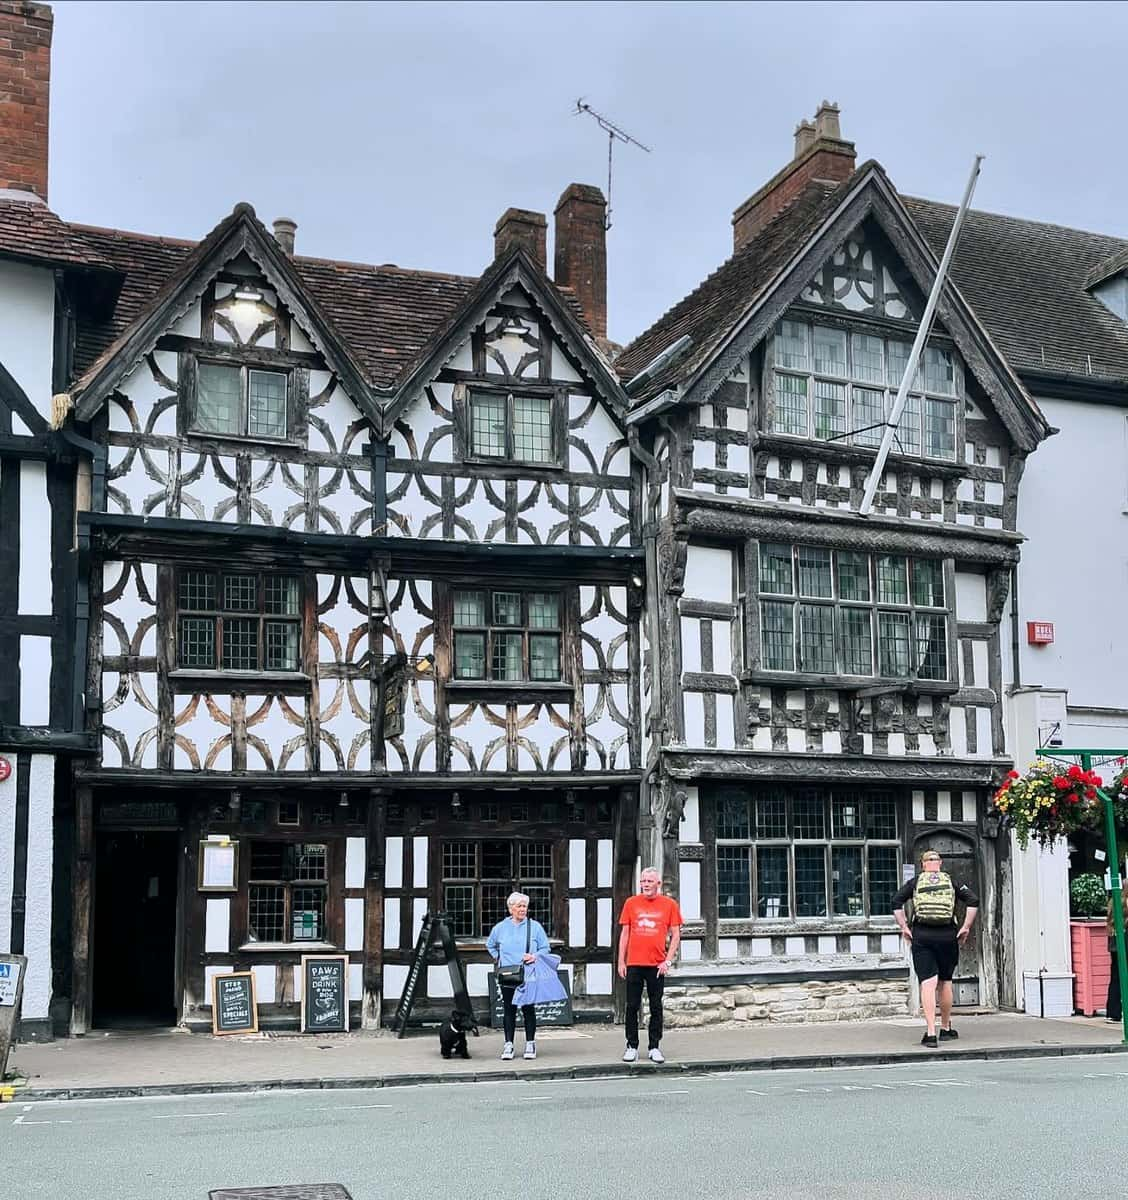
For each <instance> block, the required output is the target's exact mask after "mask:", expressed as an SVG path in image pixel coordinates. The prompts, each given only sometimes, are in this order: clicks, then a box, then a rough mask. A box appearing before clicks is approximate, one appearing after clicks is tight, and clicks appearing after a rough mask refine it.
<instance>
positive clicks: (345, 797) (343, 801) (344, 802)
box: [337, 792, 349, 808]
mask: <svg viewBox="0 0 1128 1200" xmlns="http://www.w3.org/2000/svg"><path fill="white" fill-rule="evenodd" d="M348 806H349V794H348V792H342V793H341V798H340V800H338V801H337V807H338V808H348Z"/></svg>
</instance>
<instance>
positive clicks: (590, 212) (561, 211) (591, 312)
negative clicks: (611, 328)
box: [555, 183, 607, 342]
mask: <svg viewBox="0 0 1128 1200" xmlns="http://www.w3.org/2000/svg"><path fill="white" fill-rule="evenodd" d="M606 216H607V201H606V200H605V199H604V198H603V193H602V192H601V191H600V190H599V188H597V187H592V186H591V185H590V184H586V183H571V184H569V185H568V186H567V187H566V188H565V189H564V194H563V195H562V196H561V197H560V199H559V201H557V204H556V230H555V238H556V271H555V278H556V282H557V283H558V284H560V286H561V287H568V288H571V289H572V291H573V292H574V293H575V296H576V299H577V300H578V301H579V302H580V307H581V308H582V309H583V310H584V316H585V317H587V321H588V325H590V326H591V331H592V333H593V334H594V335H595V338H596V340H597V341H600V342H604V341H606V340H607V226H606Z"/></svg>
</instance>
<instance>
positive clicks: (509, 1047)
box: [501, 1042, 513, 1062]
mask: <svg viewBox="0 0 1128 1200" xmlns="http://www.w3.org/2000/svg"><path fill="white" fill-rule="evenodd" d="M512 1057H513V1043H512V1042H506V1043H505V1045H504V1046H502V1048H501V1061H502V1062H508V1061H509V1060H510V1059H511V1058H512Z"/></svg>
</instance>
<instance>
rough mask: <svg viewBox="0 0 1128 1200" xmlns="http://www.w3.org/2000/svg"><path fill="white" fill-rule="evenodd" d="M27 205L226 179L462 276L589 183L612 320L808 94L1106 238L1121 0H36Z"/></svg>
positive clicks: (740, 190)
mask: <svg viewBox="0 0 1128 1200" xmlns="http://www.w3.org/2000/svg"><path fill="white" fill-rule="evenodd" d="M54 7H55V14H56V17H55V41H54V55H53V66H52V73H53V92H52V111H51V137H52V155H51V185H50V186H51V197H50V198H51V204H52V207H53V208H54V209H55V210H56V211H58V212H59V213H60V214H61V215H62V216H64V217H66V218H69V219H71V220H79V221H85V222H88V223H93V224H101V225H113V226H118V227H122V228H128V229H136V230H142V231H145V232H151V233H162V234H166V235H169V236H179V237H193V238H198V237H201V236H203V234H205V233H206V232H207V231H208V230H209V229H210V228H211V227H212V226H213V225H214V224H216V222H217V221H219V220H220V219H221V218H222V217H223V216H224V215H225V214H226V213H228V212H230V210H231V208H232V207H233V205H234V204H235V203H236V202H237V201H238V200H249V201H250V202H251V203H252V204H254V206H255V208H256V210H257V212H258V214H259V216H260V217H261V218H263V219H264V220H265V221H266V222H267V223H268V224H269V222H270V220H271V219H272V218H273V217H275V216H279V215H286V216H292V217H293V218H294V219H295V220H296V221H297V222H298V226H299V228H298V250H299V253H305V254H317V255H323V256H326V257H332V258H345V259H354V260H358V261H363V262H375V263H382V262H395V263H398V264H399V265H401V266H406V267H417V268H425V269H430V270H440V271H451V272H455V273H466V274H477V273H478V272H480V271H481V269H482V268H483V266H485V264H486V263H487V262H488V261H489V259H490V257H491V255H492V245H493V243H492V234H493V226H494V222H495V221H496V219H497V217H498V216H499V215H500V214H501V212H502V211H503V210H504V209H505V208H507V207H508V206H510V205H515V206H518V207H522V208H533V209H539V210H541V211H544V212H547V213H548V214H549V215H550V218H551V211H552V208H553V206H554V204H555V202H556V199H557V197H558V196H559V194H560V192H561V191H562V190H563V188H564V186H565V185H566V184H568V183H569V182H571V181H573V180H578V181H581V182H590V183H595V184H598V185H600V186H601V187H602V186H605V182H606V138H605V137H604V136H603V135H602V134H600V132H599V130H598V129H597V128H596V127H595V125H594V122H592V121H591V120H590V118H585V117H576V116H572V115H571V112H572V110H573V108H574V106H575V101H576V98H577V97H578V96H580V95H582V96H584V97H585V98H586V99H587V100H588V102H589V103H590V104H591V105H592V106H593V107H595V108H596V109H599V110H601V111H603V112H604V113H606V114H607V115H609V116H610V117H611V118H612V119H613V120H615V121H616V122H617V123H618V124H620V125H621V126H623V127H624V128H625V129H627V130H628V131H629V132H631V133H633V134H634V135H635V136H636V137H637V138H639V140H641V141H643V142H645V143H646V144H647V145H649V146H652V147H653V148H654V152H653V153H652V154H649V155H647V154H643V153H642V152H641V151H639V150H635V149H632V148H622V147H619V148H617V149H616V171H615V194H614V197H613V201H614V228H613V229H612V230H611V232H610V234H609V243H608V258H609V263H608V275H609V309H610V334H611V336H612V337H613V338H616V339H618V340H629V339H630V338H631V337H633V336H634V335H636V334H637V333H639V332H641V331H642V329H643V328H645V326H646V325H648V324H649V323H650V322H651V321H652V320H653V319H654V318H655V317H656V316H658V315H659V314H660V313H661V312H663V311H664V310H665V309H666V308H668V307H669V306H670V305H671V304H673V303H675V302H676V301H677V300H678V299H680V298H681V297H682V296H683V295H684V294H685V292H686V291H688V290H689V289H690V288H692V287H693V286H694V285H695V284H696V283H697V282H699V281H700V280H701V279H702V278H703V277H704V276H705V275H706V274H708V273H709V272H710V271H712V270H713V269H714V268H715V267H716V266H717V265H718V264H719V263H720V262H721V261H723V259H724V258H725V257H727V255H728V254H729V252H730V249H731V226H730V224H729V220H730V217H731V213H732V210H733V209H734V208H735V207H736V205H737V204H738V203H740V201H742V200H743V199H745V197H746V196H748V195H749V194H750V193H751V192H753V191H754V190H755V189H756V188H757V187H759V186H760V184H762V183H763V182H764V181H765V180H766V179H768V178H769V177H770V176H771V175H772V174H773V173H774V172H775V171H776V170H778V169H779V168H780V167H781V166H783V164H784V163H785V162H786V161H787V159H788V158H789V157H790V154H791V148H792V132H793V130H794V126H795V124H796V122H797V121H798V120H799V119H800V118H801V117H810V116H812V115H813V113H814V110H815V107H816V106H817V104H818V102H819V101H820V100H821V99H822V98H823V97H827V98H828V99H831V100H836V101H837V102H838V103H839V104H840V105H841V107H842V129H843V134H844V136H846V137H848V138H851V139H852V140H854V141H855V142H856V143H857V146H858V156H859V161H861V160H863V159H866V158H877V159H878V160H879V161H880V162H881V163H882V164H883V165H884V166H885V168H886V170H887V171H888V172H889V174H890V176H891V178H892V179H893V182H894V183H895V184H896V185H897V186H898V188H900V190H902V191H903V192H907V193H910V194H915V195H922V196H928V197H930V198H933V199H940V200H948V201H952V202H955V201H957V200H958V199H959V196H960V194H961V192H962V190H963V186H964V183H965V181H966V177H967V172H968V169H969V167H970V163H971V158H972V156H973V154H974V153H975V152H977V151H979V152H982V153H985V154H986V155H987V162H986V164H985V167H984V172H983V175H982V177H981V180H980V183H979V187H978V190H977V193H976V201H975V203H976V207H978V208H985V209H991V210H994V211H997V212H1006V213H1012V214H1014V215H1018V216H1026V217H1033V218H1036V219H1039V220H1046V221H1055V222H1058V223H1061V224H1067V225H1076V226H1079V227H1081V228H1087V229H1095V230H1100V231H1102V232H1106V233H1111V234H1116V235H1119V236H1122V237H1123V236H1128V205H1126V203H1125V195H1126V193H1128V187H1126V184H1128V156H1126V155H1125V154H1124V153H1123V139H1124V123H1123V111H1124V101H1123V91H1124V82H1123V80H1124V71H1123V61H1122V60H1123V53H1124V47H1125V45H1126V44H1128V39H1126V34H1128V6H1124V5H1121V4H1112V3H1107V4H1093V5H1086V4H1068V5H1065V4H1061V5H1059V4H973V3H964V4H900V3H877V4H868V3H866V4H861V3H859V4H849V3H840V4H799V3H796V4H702V3H697V4H643V3H635V4H613V3H606V4H597V3H590V4H571V3H569V4H565V3H560V4H523V3H508V4H471V3H464V4H448V3H441V4H440V3H435V4H425V3H419V4H360V3H356V4H348V3H317V4H314V3H294V2H290V3H266V2H262V3H259V2H253V0H244V2H243V3H192V4H188V3H162V4H156V3H142V2H136V0H135V2H133V3H98V2H92V0H58V2H57V3H56V4H55V6H54Z"/></svg>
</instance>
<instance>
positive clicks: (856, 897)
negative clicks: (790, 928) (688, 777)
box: [714, 788, 901, 920]
mask: <svg viewBox="0 0 1128 1200" xmlns="http://www.w3.org/2000/svg"><path fill="white" fill-rule="evenodd" d="M714 805H715V808H714V813H715V817H714V819H715V823H716V825H715V828H716V855H717V916H718V917H719V918H720V919H721V920H748V919H749V918H756V919H763V920H774V919H778V920H784V919H788V920H789V919H793V918H811V917H871V916H873V917H883V916H888V915H889V914H890V912H891V909H892V901H893V896H894V895H895V894H896V891H897V889H898V888H899V887H900V885H901V841H900V831H899V815H898V804H897V799H896V797H895V795H894V794H893V793H892V792H888V791H881V790H864V791H859V790H856V789H850V788H841V789H839V788H834V789H829V790H828V789H823V788H795V789H787V788H763V789H759V790H756V791H753V792H748V791H746V790H736V789H722V790H719V791H718V792H717V793H715V795H714Z"/></svg>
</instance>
